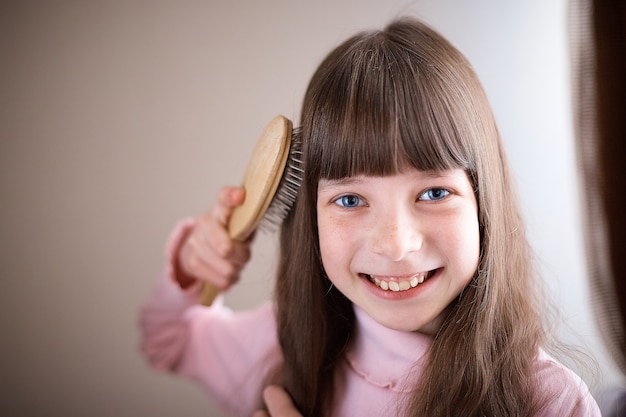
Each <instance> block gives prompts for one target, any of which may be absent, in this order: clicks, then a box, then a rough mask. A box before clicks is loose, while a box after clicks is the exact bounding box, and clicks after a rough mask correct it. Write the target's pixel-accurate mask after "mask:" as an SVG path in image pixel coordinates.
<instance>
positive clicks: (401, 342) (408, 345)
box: [346, 306, 432, 392]
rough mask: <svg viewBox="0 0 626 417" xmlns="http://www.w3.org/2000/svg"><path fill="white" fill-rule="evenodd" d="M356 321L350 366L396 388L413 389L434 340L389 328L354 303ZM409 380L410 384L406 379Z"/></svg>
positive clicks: (364, 374) (391, 387) (392, 388)
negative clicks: (416, 373)
mask: <svg viewBox="0 0 626 417" xmlns="http://www.w3.org/2000/svg"><path fill="white" fill-rule="evenodd" d="M354 310H355V313H356V319H357V325H356V333H355V335H354V338H353V340H352V345H351V347H350V348H349V349H348V351H347V353H346V360H347V361H348V364H349V365H350V367H351V368H352V369H353V370H354V371H355V372H356V373H357V374H359V375H361V377H363V378H364V379H365V380H367V381H368V382H370V383H372V384H374V385H377V386H380V387H383V388H389V389H391V390H392V391H396V392H408V391H410V390H412V389H413V387H414V381H415V380H416V378H417V377H418V375H415V372H420V371H421V368H422V367H423V365H424V361H425V359H426V354H427V353H428V348H429V347H430V345H431V343H432V337H431V336H428V335H425V334H423V333H419V332H403V331H398V330H393V329H389V328H387V327H385V326H383V325H381V324H379V323H377V322H376V321H375V320H374V319H372V318H371V317H370V316H369V315H368V314H367V313H366V312H365V311H363V310H361V309H360V308H359V307H357V306H354ZM409 377H410V379H409V382H410V383H409V384H408V385H407V384H406V383H407V379H408V378H409Z"/></svg>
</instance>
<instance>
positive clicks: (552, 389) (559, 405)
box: [533, 349, 600, 417]
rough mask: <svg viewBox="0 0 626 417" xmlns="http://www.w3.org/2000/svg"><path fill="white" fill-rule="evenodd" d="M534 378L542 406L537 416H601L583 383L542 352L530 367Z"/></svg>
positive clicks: (574, 374)
mask: <svg viewBox="0 0 626 417" xmlns="http://www.w3.org/2000/svg"><path fill="white" fill-rule="evenodd" d="M533 379H534V382H535V384H536V388H537V391H536V392H537V393H538V395H539V398H538V399H539V401H540V404H541V405H542V406H541V408H540V410H539V413H538V414H536V416H537V417H543V416H545V417H548V416H571V417H583V416H584V417H593V416H598V417H599V416H600V410H599V408H598V405H597V403H596V401H595V400H594V398H593V396H592V395H591V393H590V392H589V388H588V387H587V385H586V384H585V382H584V381H583V380H582V379H581V378H580V377H579V376H578V375H577V374H576V373H574V371H572V370H571V369H569V368H567V367H565V366H564V365H563V364H561V363H560V362H558V361H557V360H556V359H554V358H553V357H552V356H550V355H548V354H547V353H546V352H545V351H544V350H542V349H541V350H540V351H539V354H538V355H537V359H536V361H535V363H534V365H533Z"/></svg>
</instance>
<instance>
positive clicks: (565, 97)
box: [0, 0, 622, 417]
mask: <svg viewBox="0 0 626 417" xmlns="http://www.w3.org/2000/svg"><path fill="white" fill-rule="evenodd" d="M400 15H412V16H416V17H420V18H422V19H424V20H425V21H426V22H428V23H430V24H431V25H432V26H434V27H435V28H436V29H438V30H439V31H440V32H441V33H443V34H444V35H445V36H446V37H448V39H450V40H451V41H452V42H453V43H454V44H455V45H456V46H457V47H458V48H460V49H461V51H462V52H464V53H465V54H466V55H467V56H468V58H469V59H470V61H471V62H472V63H473V64H474V66H475V68H476V70H477V72H478V74H479V76H480V77H481V79H482V80H483V83H484V85H485V88H486V90H487V93H488V95H489V96H490V99H491V101H492V104H493V107H494V111H495V113H496V117H497V119H498V121H499V124H500V128H501V130H502V133H503V136H504V138H505V141H506V146H507V149H508V152H509V155H510V158H511V161H512V165H513V168H514V171H515V176H516V181H517V183H518V190H519V194H520V201H521V203H522V208H523V212H524V215H525V217H526V220H527V225H528V232H529V236H530V238H531V243H532V244H533V247H534V249H535V251H536V254H537V259H538V262H539V267H540V270H541V272H542V274H543V275H544V277H545V279H546V282H547V288H548V291H549V294H550V297H551V299H552V301H553V303H554V304H555V305H556V306H557V307H558V308H560V310H561V318H562V323H560V324H559V327H558V329H559V333H560V335H561V336H562V338H563V339H564V340H565V341H566V342H568V343H572V344H574V345H577V346H581V347H582V348H584V349H585V350H586V351H587V352H589V353H590V354H592V355H593V356H594V357H595V359H596V361H597V365H598V369H597V371H595V370H594V369H584V368H583V369H576V370H577V371H578V372H579V373H580V374H581V375H582V376H583V378H584V379H585V380H586V382H587V383H588V384H589V385H590V386H591V388H592V390H593V391H594V393H601V392H603V391H604V390H606V389H607V388H610V387H612V386H615V385H618V384H620V383H621V382H622V376H621V375H620V373H619V372H618V371H617V370H616V367H615V365H614V364H613V362H612V360H611V359H610V357H609V355H608V353H607V351H606V348H605V347H604V345H603V343H602V341H601V339H600V337H599V335H598V331H597V326H596V325H595V322H594V317H593V313H592V311H591V308H590V304H589V289H588V284H587V281H586V272H585V271H586V269H585V268H586V263H585V255H584V249H583V237H582V232H581V220H580V210H579V202H580V200H581V199H582V198H589V197H593V196H588V195H585V193H584V190H581V189H580V187H579V185H578V173H577V167H576V158H575V152H574V139H573V133H572V110H571V104H570V100H571V97H570V87H571V86H570V74H569V56H568V37H567V36H568V35H567V25H566V19H567V4H566V1H565V0H547V1H546V0H526V1H523V2H521V1H516V2H504V1H499V0H417V1H400V0H387V1H375V0H358V1H357V0H343V1H334V0H333V1H331V0H320V1H316V2H304V1H287V0H267V1H263V2H260V1H241V2H234V1H218V0H211V1H199V0H198V1H192V0H181V1H163V0H155V1H147V0H146V1H140V0H128V1H121V0H120V1H116V0H114V1H2V2H1V3H0V195H1V197H0V202H1V203H0V227H1V229H0V230H1V233H0V265H1V267H2V276H1V278H0V335H1V336H0V415H2V416H80V415H89V416H94V417H99V416H118V417H119V416H139V415H141V416H143V415H150V416H154V417H157V416H172V415H176V416H180V417H184V416H220V414H219V413H218V412H216V411H215V410H214V409H213V407H212V403H211V400H210V399H209V398H207V397H206V396H205V394H204V393H203V392H202V391H201V390H200V389H199V388H198V387H197V386H196V385H194V384H193V383H191V382H188V381H185V380H181V379H179V378H177V377H174V376H171V375H168V374H163V373H157V372H155V371H153V370H151V369H150V368H149V367H148V365H147V364H146V362H145V361H144V359H143V357H142V356H141V355H140V354H139V350H138V340H139V338H138V327H137V310H138V308H139V306H140V304H141V302H142V300H143V299H144V298H145V297H146V295H147V294H148V292H149V291H150V289H151V287H152V286H153V285H154V283H155V282H156V280H157V279H158V277H159V275H160V273H161V268H162V265H163V246H164V243H165V241H166V238H167V236H168V234H169V232H170V230H171V228H172V227H173V225H174V224H175V223H176V222H177V220H178V219H180V218H182V217H185V216H196V215H198V214H200V213H202V212H203V211H205V210H206V209H207V208H208V207H209V206H210V205H211V203H212V202H213V199H214V197H215V195H216V192H217V190H218V188H219V187H220V186H221V185H224V184H238V183H239V182H240V180H241V177H242V175H243V171H244V168H245V164H246V162H247V160H248V157H249V156H250V152H251V149H252V146H253V145H254V142H255V141H256V139H257V138H258V136H259V134H260V133H261V131H262V129H263V128H264V126H265V124H266V123H267V122H268V121H269V120H270V119H271V118H272V117H273V116H274V115H276V114H284V115H286V116H287V117H289V118H292V119H293V120H294V121H295V122H296V124H297V122H298V113H299V108H300V104H301V99H302V96H303V94H304V90H305V88H306V85H307V82H308V80H309V78H310V76H311V75H312V73H313V71H314V70H315V68H316V66H317V64H318V63H319V62H320V60H321V59H322V58H323V57H324V56H325V54H326V53H328V52H329V51H330V50H331V49H332V48H333V47H334V46H336V45H337V44H338V43H339V42H340V41H342V40H344V39H345V38H346V37H347V36H349V35H352V34H353V33H354V32H356V31H358V30H362V29H369V28H380V27H382V26H383V25H384V24H385V23H387V22H388V21H389V20H390V19H392V18H394V17H397V16H400ZM275 251H276V241H275V236H272V235H262V236H259V238H258V239H257V241H256V242H255V245H254V247H253V252H254V257H253V261H252V262H251V263H250V265H249V266H248V267H247V268H246V270H245V271H244V276H243V278H242V282H241V284H240V285H239V286H238V287H237V288H236V289H234V290H233V291H232V292H231V293H229V294H228V295H227V303H228V304H229V305H230V306H232V307H233V308H235V309H243V308H247V307H251V306H254V305H256V304H258V303H260V302H262V301H263V300H265V299H267V298H268V297H269V295H270V292H271V283H272V276H273V273H274V267H275ZM574 367H575V368H576V366H575V364H574ZM234 395H236V393H234Z"/></svg>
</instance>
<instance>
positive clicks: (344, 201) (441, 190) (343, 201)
mask: <svg viewBox="0 0 626 417" xmlns="http://www.w3.org/2000/svg"><path fill="white" fill-rule="evenodd" d="M433 192H436V193H442V194H443V196H440V197H436V196H432V195H431V196H430V197H429V198H423V197H424V196H425V195H426V194H432V193H433ZM449 195H450V191H449V190H447V189H445V188H441V187H433V188H429V189H427V190H425V191H423V192H422V193H421V194H420V195H419V196H418V197H417V201H440V200H443V199H444V198H446V197H447V196H449ZM348 199H356V200H357V201H356V203H355V204H347V203H348V201H347V200H348ZM333 203H335V204H337V205H338V206H340V207H343V208H348V209H350V208H356V207H360V206H362V205H363V204H364V202H363V199H362V198H361V197H359V196H358V195H356V194H346V195H342V196H340V197H338V198H336V199H335V200H333Z"/></svg>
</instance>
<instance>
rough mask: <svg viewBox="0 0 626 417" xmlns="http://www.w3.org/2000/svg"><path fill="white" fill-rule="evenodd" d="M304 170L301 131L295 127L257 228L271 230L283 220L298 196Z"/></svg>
mask: <svg viewBox="0 0 626 417" xmlns="http://www.w3.org/2000/svg"><path fill="white" fill-rule="evenodd" d="M303 173H304V171H303V170H302V131H301V129H300V128H296V129H294V130H293V132H292V133H291V145H290V147H289V156H288V157H287V166H286V167H285V171H283V176H282V178H281V179H280V183H279V184H278V188H277V189H276V193H275V194H274V198H273V199H272V202H271V203H270V205H269V207H268V209H267V211H266V212H265V215H264V216H263V219H262V220H261V223H260V224H259V228H260V229H262V230H264V231H269V232H273V231H275V230H276V229H277V228H278V227H279V226H280V224H281V223H282V222H283V220H285V218H286V217H287V214H288V213H289V210H291V208H292V207H293V204H294V203H295V201H296V197H297V196H298V190H299V189H300V185H301V184H302V178H303Z"/></svg>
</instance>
